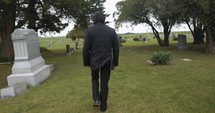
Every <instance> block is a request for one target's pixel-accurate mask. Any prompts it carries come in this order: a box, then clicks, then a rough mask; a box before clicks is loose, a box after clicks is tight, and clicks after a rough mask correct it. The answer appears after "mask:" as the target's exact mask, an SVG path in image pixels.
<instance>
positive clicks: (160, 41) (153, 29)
mask: <svg viewBox="0 0 215 113" xmlns="http://www.w3.org/2000/svg"><path fill="white" fill-rule="evenodd" d="M150 26H151V28H152V31H153V34H154V35H155V38H156V39H157V41H158V44H159V45H160V46H161V47H163V46H164V42H163V40H162V39H161V38H160V35H159V33H158V31H157V30H156V29H155V28H154V27H153V26H152V25H150Z"/></svg>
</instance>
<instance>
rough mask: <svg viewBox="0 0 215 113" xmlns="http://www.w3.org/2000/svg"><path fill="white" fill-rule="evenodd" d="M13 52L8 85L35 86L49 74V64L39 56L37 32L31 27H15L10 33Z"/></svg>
mask: <svg viewBox="0 0 215 113" xmlns="http://www.w3.org/2000/svg"><path fill="white" fill-rule="evenodd" d="M11 37H12V41H13V47H14V53H15V61H14V64H13V67H12V74H11V75H9V76H8V77H7V81H8V86H15V85H18V84H23V83H24V84H28V85H30V86H36V85H38V84H39V83H40V82H42V81H44V80H45V79H47V78H48V77H49V76H50V73H51V70H50V66H49V65H45V61H44V59H43V58H42V57H41V54H40V48H39V40H38V34H37V33H36V32H35V31H34V30H33V29H15V31H14V32H13V33H12V35H11Z"/></svg>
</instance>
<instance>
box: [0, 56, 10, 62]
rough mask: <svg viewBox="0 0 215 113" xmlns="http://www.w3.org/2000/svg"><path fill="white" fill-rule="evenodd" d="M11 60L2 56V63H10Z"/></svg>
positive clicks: (0, 59)
mask: <svg viewBox="0 0 215 113" xmlns="http://www.w3.org/2000/svg"><path fill="white" fill-rule="evenodd" d="M10 61H11V60H10V59H9V58H7V57H5V56H2V55H0V62H10Z"/></svg>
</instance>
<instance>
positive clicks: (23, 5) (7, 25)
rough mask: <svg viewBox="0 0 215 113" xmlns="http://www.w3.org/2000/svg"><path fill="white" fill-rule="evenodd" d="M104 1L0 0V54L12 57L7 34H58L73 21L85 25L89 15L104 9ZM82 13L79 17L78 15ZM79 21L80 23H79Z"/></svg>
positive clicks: (9, 39)
mask: <svg viewBox="0 0 215 113" xmlns="http://www.w3.org/2000/svg"><path fill="white" fill-rule="evenodd" d="M104 2H105V0H0V37H1V41H2V54H3V55H4V56H7V57H12V56H13V47H12V41H11V37H10V34H11V33H12V32H13V31H14V29H15V28H21V27H25V28H29V29H34V30H35V31H38V30H40V32H41V33H45V32H60V31H61V30H63V29H64V28H65V27H66V26H67V25H68V23H67V22H63V21H62V20H64V19H72V20H73V21H75V22H77V23H81V22H82V23H81V24H84V22H83V21H82V20H84V19H85V22H86V21H87V20H88V18H89V17H90V16H89V15H90V14H92V13H94V11H96V10H100V9H102V7H103V3H104ZM8 9H10V10H8ZM80 14H81V16H80ZM79 21H80V22H79Z"/></svg>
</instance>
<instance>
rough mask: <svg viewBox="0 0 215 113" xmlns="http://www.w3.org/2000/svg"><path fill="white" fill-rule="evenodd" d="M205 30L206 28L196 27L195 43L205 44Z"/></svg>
mask: <svg viewBox="0 0 215 113" xmlns="http://www.w3.org/2000/svg"><path fill="white" fill-rule="evenodd" d="M204 32H205V29H202V28H196V29H194V36H193V38H194V41H193V44H204Z"/></svg>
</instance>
